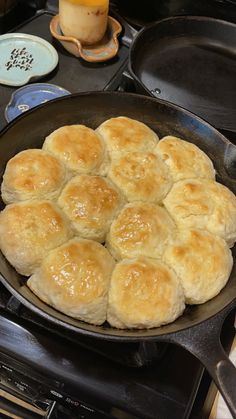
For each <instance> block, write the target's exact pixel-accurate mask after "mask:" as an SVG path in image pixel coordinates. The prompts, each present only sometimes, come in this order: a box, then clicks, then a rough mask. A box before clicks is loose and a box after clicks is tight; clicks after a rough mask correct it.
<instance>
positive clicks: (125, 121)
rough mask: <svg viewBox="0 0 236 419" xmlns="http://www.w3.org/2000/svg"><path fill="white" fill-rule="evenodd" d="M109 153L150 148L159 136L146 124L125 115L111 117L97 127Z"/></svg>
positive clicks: (154, 144)
mask: <svg viewBox="0 0 236 419" xmlns="http://www.w3.org/2000/svg"><path fill="white" fill-rule="evenodd" d="M96 132H98V133H99V134H100V135H101V136H102V138H103V139H104V141H105V143H106V146H107V149H108V151H109V153H111V154H112V153H124V152H127V151H149V150H152V149H153V148H154V147H155V146H156V144H157V142H158V140H159V138H158V136H157V134H156V133H155V132H154V131H152V130H151V129H150V128H149V127H148V126H147V125H145V124H143V123H142V122H139V121H136V120H134V119H131V118H127V117H125V116H119V117H117V118H111V119H108V120H106V121H105V122H103V123H102V124H101V125H100V126H99V127H98V128H97V129H96Z"/></svg>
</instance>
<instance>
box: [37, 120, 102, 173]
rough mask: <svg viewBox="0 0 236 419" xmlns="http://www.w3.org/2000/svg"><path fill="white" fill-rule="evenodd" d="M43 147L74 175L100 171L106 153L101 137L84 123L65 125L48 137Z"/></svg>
mask: <svg viewBox="0 0 236 419" xmlns="http://www.w3.org/2000/svg"><path fill="white" fill-rule="evenodd" d="M43 149H44V150H46V151H48V152H50V153H52V154H53V155H55V156H56V157H57V158H58V159H59V160H61V161H62V162H63V163H64V164H65V166H66V167H67V169H68V170H69V171H70V172H71V174H72V175H76V174H80V173H98V171H99V169H100V166H101V164H102V163H103V159H104V155H105V147H104V143H103V141H102V139H101V137H100V136H99V135H98V134H96V133H95V131H94V130H92V129H91V128H88V127H86V126H84V125H65V126H63V127H61V128H58V129H57V130H55V131H53V132H52V133H51V134H50V135H48V137H46V139H45V141H44V144H43Z"/></svg>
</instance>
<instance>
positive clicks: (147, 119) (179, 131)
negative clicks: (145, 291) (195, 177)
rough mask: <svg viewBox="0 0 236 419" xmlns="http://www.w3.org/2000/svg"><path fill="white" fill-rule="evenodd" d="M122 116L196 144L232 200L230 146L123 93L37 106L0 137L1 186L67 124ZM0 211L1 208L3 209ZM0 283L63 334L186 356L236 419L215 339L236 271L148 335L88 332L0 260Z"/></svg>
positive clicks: (167, 107)
mask: <svg viewBox="0 0 236 419" xmlns="http://www.w3.org/2000/svg"><path fill="white" fill-rule="evenodd" d="M119 115H125V116H128V117H131V118H134V119H137V120H139V121H143V122H144V123H146V124H148V125H149V126H150V127H151V128H152V129H154V130H155V131H156V132H157V133H158V135H159V136H160V137H162V136H164V135H167V134H173V135H178V136H180V137H182V138H185V139H187V140H189V141H191V142H193V143H195V144H197V145H198V146H199V147H200V148H201V149H202V150H204V151H205V152H206V153H207V154H208V155H209V157H210V158H211V159H212V160H213V162H214V165H215V168H216V170H217V173H218V180H219V181H221V182H222V183H224V184H225V185H227V186H228V187H229V188H230V189H231V190H232V191H234V192H235V193H236V180H235V179H236V170H235V167H234V162H236V153H235V146H234V145H232V144H231V143H229V142H228V140H226V139H225V138H224V137H223V136H222V135H221V134H220V133H219V132H218V131H216V130H215V129H214V128H212V127H211V126H210V125H209V124H208V123H206V122H204V121H203V120H201V119H200V118H198V117H196V116H195V115H193V114H191V113H190V112H188V111H186V110H183V109H181V108H179V107H177V106H175V105H172V104H167V103H165V102H163V101H158V100H156V99H154V98H150V97H145V96H141V95H136V94H127V93H110V92H100V93H84V94H76V95H71V96H66V97H63V98H60V99H56V100H54V101H51V102H48V103H46V104H44V105H41V106H39V107H38V108H35V109H33V110H31V111H28V112H27V113H25V114H23V115H22V116H20V117H19V118H17V119H16V120H15V121H13V122H12V123H10V124H9V125H8V126H7V127H6V128H5V129H4V130H3V131H2V132H1V133H0V156H1V160H0V178H1V177H2V174H3V172H4V170H5V166H6V163H7V161H8V160H9V159H10V158H11V157H12V156H14V155H15V154H16V153H18V152H19V151H21V150H24V149H27V148H35V147H41V146H42V143H43V140H44V138H45V136H47V135H48V134H49V133H50V132H51V131H53V130H55V129H56V128H58V127H60V126H62V125H66V124H76V123H80V124H85V125H87V126H89V127H92V128H95V127H97V126H98V125H99V124H100V123H101V122H103V121H104V120H106V119H108V118H111V117H114V116H119ZM2 206H3V204H2ZM0 273H1V281H2V283H3V284H4V285H5V286H6V287H7V288H8V289H9V290H10V291H11V293H12V294H13V295H15V296H16V297H17V298H18V300H19V301H21V302H22V303H23V304H25V305H26V306H27V307H28V308H30V309H31V310H33V311H35V312H36V313H37V314H40V315H41V316H43V317H44V318H46V319H48V320H49V321H51V322H52V323H55V324H59V325H60V326H63V327H64V328H66V329H70V330H73V331H75V332H77V333H78V339H79V334H83V335H87V336H90V337H94V338H100V339H104V340H108V341H109V340H110V341H120V342H134V341H139V340H145V341H149V340H153V341H164V342H172V343H176V344H178V345H181V346H182V347H184V348H186V349H187V350H188V351H190V352H191V353H192V354H193V355H195V356H196V357H197V358H198V359H199V360H200V361H201V362H202V363H203V364H204V365H205V366H206V368H207V370H208V371H209V373H210V374H211V375H212V377H213V379H214V380H215V383H216V385H217V386H218V387H219V389H220V391H221V393H222V395H223V397H224V398H225V401H226V403H227V405H228V406H229V408H230V411H231V412H232V414H233V415H234V417H236V390H235V383H236V370H235V369H234V367H233V364H231V362H230V361H229V359H228V357H227V356H226V354H225V352H224V351H223V349H222V346H221V344H220V338H219V336H220V331H221V326H222V323H223V321H224V319H225V317H226V316H227V314H228V313H229V312H230V311H231V310H232V309H233V308H234V307H235V305H236V268H235V266H234V268H233V272H232V274H231V277H230V279H229V281H228V283H227V285H226V287H225V288H224V289H223V290H222V292H221V293H220V294H219V295H218V296H217V297H215V298H214V299H212V300H211V301H209V302H207V303H205V304H202V305H198V306H191V307H188V308H187V309H186V310H185V312H184V314H183V315H182V316H181V317H180V318H179V319H177V320H176V321H175V322H174V323H172V324H169V325H166V326H163V327H159V328H154V329H150V330H118V329H115V328H112V327H110V326H109V325H104V326H93V325H89V324H86V323H83V322H81V321H78V320H75V319H72V318H70V317H67V316H66V315H64V314H62V313H59V312H57V311H56V310H55V309H53V308H51V307H49V306H47V305H46V304H44V303H43V302H42V301H40V300H39V299H38V298H37V297H36V296H35V295H34V294H33V293H32V292H31V291H30V289H28V287H27V286H26V285H25V284H26V278H24V277H22V276H20V275H19V274H17V273H16V271H15V270H14V269H13V268H12V267H11V266H10V265H9V264H8V263H7V261H6V260H5V258H4V257H3V255H2V254H0Z"/></svg>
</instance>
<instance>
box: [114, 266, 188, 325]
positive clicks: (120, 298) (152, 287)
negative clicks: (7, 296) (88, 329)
mask: <svg viewBox="0 0 236 419" xmlns="http://www.w3.org/2000/svg"><path fill="white" fill-rule="evenodd" d="M184 308H185V303H184V294H183V289H182V286H181V284H180V281H179V279H178V277H177V276H176V274H175V273H174V271H172V270H171V269H170V268H169V267H168V266H167V265H165V264H164V263H163V262H160V261H158V260H155V259H149V258H139V259H134V260H127V259H126V260H125V259H124V260H123V261H122V262H120V263H118V264H117V265H116V267H115V269H114V271H113V274H112V277H111V284H110V289H109V295H108V312H107V320H108V322H109V323H110V324H111V325H112V326H114V327H118V328H121V329H125V328H137V329H142V328H146V329H149V328H151V327H157V326H161V325H163V324H166V323H170V322H173V321H174V320H175V319H176V318H177V317H179V316H180V315H181V314H182V312H183V311H184Z"/></svg>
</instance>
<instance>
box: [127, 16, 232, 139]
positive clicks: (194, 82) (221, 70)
mask: <svg viewBox="0 0 236 419" xmlns="http://www.w3.org/2000/svg"><path fill="white" fill-rule="evenodd" d="M129 58H130V59H129V70H130V73H131V75H132V77H133V78H134V80H135V83H136V87H137V88H138V91H139V92H141V93H148V94H151V95H152V96H154V97H158V98H160V99H163V100H166V101H168V102H172V103H174V104H177V105H180V106H182V107H183V108H185V109H188V110H190V111H192V112H194V113H195V114H196V115H198V116H200V117H202V118H204V119H205V120H207V121H208V122H210V123H211V124H212V125H214V126H215V127H217V128H218V129H220V130H228V131H232V132H234V133H236V24H234V23H230V22H226V21H223V20H218V19H214V18H208V17H200V16H179V17H174V18H168V19H164V20H161V21H158V22H155V23H154V24H152V25H149V26H147V27H146V28H144V29H143V30H141V31H140V32H139V33H138V35H137V36H136V38H135V39H134V41H133V44H132V46H131V49H130V57H129Z"/></svg>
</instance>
